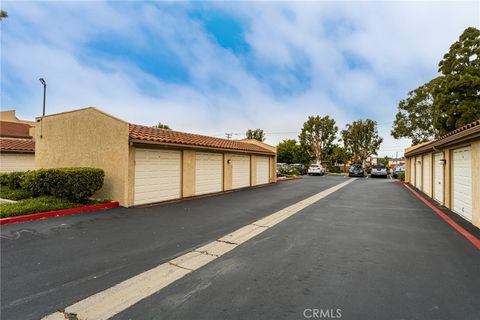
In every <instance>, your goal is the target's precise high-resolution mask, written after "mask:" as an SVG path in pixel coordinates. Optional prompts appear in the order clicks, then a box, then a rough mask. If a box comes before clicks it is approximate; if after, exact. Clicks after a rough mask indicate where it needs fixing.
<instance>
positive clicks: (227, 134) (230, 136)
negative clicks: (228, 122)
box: [225, 132, 233, 140]
mask: <svg viewBox="0 0 480 320" xmlns="http://www.w3.org/2000/svg"><path fill="white" fill-rule="evenodd" d="M225 136H226V137H227V139H228V140H230V139H232V136H233V133H231V132H227V133H225Z"/></svg>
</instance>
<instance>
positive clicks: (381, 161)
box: [380, 156, 390, 166]
mask: <svg viewBox="0 0 480 320" xmlns="http://www.w3.org/2000/svg"><path fill="white" fill-rule="evenodd" d="M389 162H390V158H389V157H388V156H385V157H384V158H382V159H381V160H380V163H381V164H383V165H384V166H388V163H389Z"/></svg>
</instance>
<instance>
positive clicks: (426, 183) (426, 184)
mask: <svg viewBox="0 0 480 320" xmlns="http://www.w3.org/2000/svg"><path fill="white" fill-rule="evenodd" d="M430 162H431V158H430V155H425V156H423V161H422V165H423V182H422V186H423V192H425V193H426V194H430V179H431V174H430Z"/></svg>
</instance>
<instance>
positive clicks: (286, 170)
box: [278, 167, 300, 176]
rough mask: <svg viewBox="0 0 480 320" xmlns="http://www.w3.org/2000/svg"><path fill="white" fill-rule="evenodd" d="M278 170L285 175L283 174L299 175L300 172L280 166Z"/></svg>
mask: <svg viewBox="0 0 480 320" xmlns="http://www.w3.org/2000/svg"><path fill="white" fill-rule="evenodd" d="M278 171H279V172H280V174H281V175H285V176H299V175H300V172H299V171H298V170H297V169H295V168H289V167H281V168H278Z"/></svg>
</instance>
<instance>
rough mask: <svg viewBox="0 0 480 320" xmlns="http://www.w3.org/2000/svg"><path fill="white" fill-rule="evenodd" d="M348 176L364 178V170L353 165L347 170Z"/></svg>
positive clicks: (359, 165)
mask: <svg viewBox="0 0 480 320" xmlns="http://www.w3.org/2000/svg"><path fill="white" fill-rule="evenodd" d="M348 176H349V177H364V176H365V169H364V168H363V166H362V165H361V164H353V165H351V166H350V169H348Z"/></svg>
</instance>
